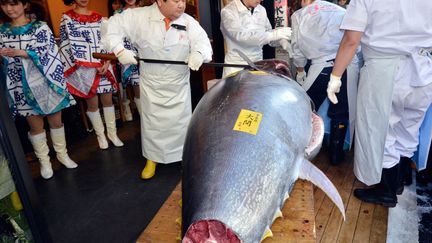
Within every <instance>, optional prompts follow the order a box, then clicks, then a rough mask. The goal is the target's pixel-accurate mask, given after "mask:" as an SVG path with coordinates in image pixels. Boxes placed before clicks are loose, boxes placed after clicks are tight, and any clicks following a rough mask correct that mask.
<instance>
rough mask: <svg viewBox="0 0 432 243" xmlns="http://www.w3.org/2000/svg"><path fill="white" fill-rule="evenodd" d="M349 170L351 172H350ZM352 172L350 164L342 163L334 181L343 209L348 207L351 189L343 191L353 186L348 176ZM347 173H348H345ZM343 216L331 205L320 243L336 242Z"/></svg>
mask: <svg viewBox="0 0 432 243" xmlns="http://www.w3.org/2000/svg"><path fill="white" fill-rule="evenodd" d="M350 169H351V170H350ZM350 171H352V163H349V162H344V163H343V164H341V165H339V166H338V170H337V173H338V176H337V177H336V179H335V180H334V183H335V186H336V188H337V190H338V191H339V194H340V196H341V198H342V201H343V204H344V208H345V209H346V208H347V206H348V201H349V199H350V195H351V188H348V189H344V188H345V187H346V185H351V187H352V185H353V180H354V179H353V178H352V177H351V176H350V175H351V174H353V173H349V172H350ZM347 172H348V173H347ZM343 222H344V221H343V216H342V214H341V213H340V211H339V209H338V208H337V207H336V205H333V209H332V213H331V215H330V218H329V220H328V222H327V226H326V227H325V230H324V232H323V237H322V239H321V242H331V243H333V242H336V240H337V239H338V237H339V231H340V228H341V226H342V223H343Z"/></svg>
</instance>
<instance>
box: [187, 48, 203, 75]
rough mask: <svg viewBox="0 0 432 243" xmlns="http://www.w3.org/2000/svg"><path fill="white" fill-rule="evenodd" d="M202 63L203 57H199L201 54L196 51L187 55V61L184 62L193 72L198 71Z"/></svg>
mask: <svg viewBox="0 0 432 243" xmlns="http://www.w3.org/2000/svg"><path fill="white" fill-rule="evenodd" d="M203 61H204V59H203V56H202V55H201V53H199V52H197V51H195V52H192V53H191V54H190V55H189V57H188V59H187V60H186V62H187V63H188V66H189V68H190V69H192V70H193V71H196V70H198V69H199V68H200V67H201V65H202V64H203Z"/></svg>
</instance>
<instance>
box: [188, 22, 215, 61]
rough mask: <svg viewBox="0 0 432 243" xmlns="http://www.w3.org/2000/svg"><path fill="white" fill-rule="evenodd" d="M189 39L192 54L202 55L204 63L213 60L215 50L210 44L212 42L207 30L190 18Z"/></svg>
mask: <svg viewBox="0 0 432 243" xmlns="http://www.w3.org/2000/svg"><path fill="white" fill-rule="evenodd" d="M189 39H190V46H191V50H190V51H191V53H192V52H195V51H196V52H199V53H201V55H202V57H203V60H204V62H210V61H211V60H212V55H213V50H212V46H211V44H210V40H209V38H208V36H207V33H206V32H205V30H204V29H203V28H202V27H201V25H200V24H199V23H198V21H196V20H195V19H193V18H192V17H190V21H189Z"/></svg>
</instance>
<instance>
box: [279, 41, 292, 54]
mask: <svg viewBox="0 0 432 243" xmlns="http://www.w3.org/2000/svg"><path fill="white" fill-rule="evenodd" d="M279 44H280V46H281V47H282V49H284V50H285V51H286V52H287V53H288V56H289V58H292V56H293V50H292V47H291V43H290V42H289V41H288V40H287V39H282V40H280V41H279Z"/></svg>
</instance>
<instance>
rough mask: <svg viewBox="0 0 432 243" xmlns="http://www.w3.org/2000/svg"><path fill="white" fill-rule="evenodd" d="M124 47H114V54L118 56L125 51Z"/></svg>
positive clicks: (119, 45) (120, 45)
mask: <svg viewBox="0 0 432 243" xmlns="http://www.w3.org/2000/svg"><path fill="white" fill-rule="evenodd" d="M124 49H125V48H124V46H123V45H122V44H118V45H117V46H116V47H114V50H113V52H114V54H115V55H117V53H119V52H120V51H121V50H124Z"/></svg>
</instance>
